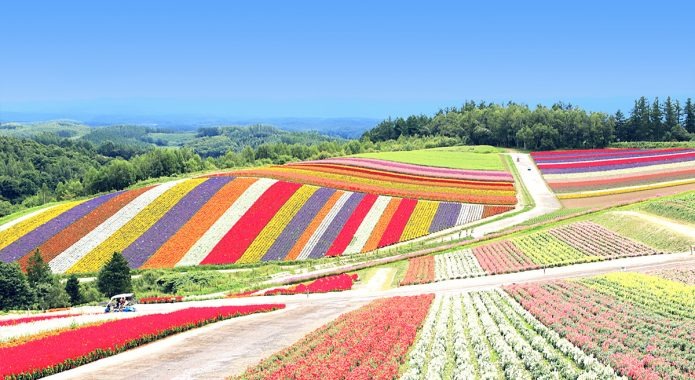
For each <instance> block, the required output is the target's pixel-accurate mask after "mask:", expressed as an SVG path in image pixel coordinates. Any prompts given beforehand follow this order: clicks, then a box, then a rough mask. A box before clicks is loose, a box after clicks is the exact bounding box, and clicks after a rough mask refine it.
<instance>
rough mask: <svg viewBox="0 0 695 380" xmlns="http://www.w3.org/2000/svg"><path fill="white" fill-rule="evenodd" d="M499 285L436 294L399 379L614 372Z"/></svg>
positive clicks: (610, 374) (559, 376) (598, 375)
mask: <svg viewBox="0 0 695 380" xmlns="http://www.w3.org/2000/svg"><path fill="white" fill-rule="evenodd" d="M613 377H615V374H614V372H613V370H612V369H611V368H610V367H607V366H605V365H603V364H601V363H599V362H598V361H597V360H596V359H594V358H592V357H591V356H589V355H587V354H586V353H584V352H582V350H580V349H579V348H577V347H576V346H574V345H572V343H570V342H569V341H567V340H566V339H564V338H562V337H561V336H560V335H558V334H557V333H555V332H553V331H552V330H550V329H549V328H548V327H546V326H544V325H543V324H542V323H540V322H539V321H538V320H537V319H536V318H534V317H533V316H532V315H531V314H530V313H528V312H527V311H526V310H524V309H523V308H522V307H521V306H520V305H519V304H518V303H517V302H516V301H514V300H513V299H512V298H511V297H510V296H509V295H507V294H506V293H504V292H503V291H501V290H491V291H482V292H472V293H463V294H459V295H453V296H450V295H449V296H437V297H436V298H435V301H434V303H433V304H432V307H431V308H430V311H429V314H428V316H427V319H426V320H425V323H424V326H423V328H422V331H421V332H420V334H419V339H418V340H417V341H416V342H415V344H414V345H413V347H412V349H411V351H410V353H409V358H408V362H407V365H406V369H405V371H404V373H403V375H402V376H401V380H416V379H417V380H419V379H546V378H556V379H577V378H587V379H592V378H613Z"/></svg>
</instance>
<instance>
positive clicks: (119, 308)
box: [104, 293, 137, 313]
mask: <svg viewBox="0 0 695 380" xmlns="http://www.w3.org/2000/svg"><path fill="white" fill-rule="evenodd" d="M136 303H137V300H136V299H135V295H134V294H133V293H123V294H116V295H115V296H113V297H111V300H110V301H109V303H107V304H106V309H104V312H105V313H111V312H114V313H123V312H132V311H136V310H135V306H134V305H135V304H136Z"/></svg>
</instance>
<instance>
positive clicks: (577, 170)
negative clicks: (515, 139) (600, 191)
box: [541, 157, 695, 174]
mask: <svg viewBox="0 0 695 380" xmlns="http://www.w3.org/2000/svg"><path fill="white" fill-rule="evenodd" d="M688 161H695V159H694V158H693V157H679V158H671V159H664V160H661V161H651V162H633V163H628V164H620V165H605V166H585V167H579V168H562V169H541V172H542V173H543V174H566V173H592V172H602V171H608V170H618V169H630V168H639V167H646V166H653V165H663V164H675V163H679V162H688Z"/></svg>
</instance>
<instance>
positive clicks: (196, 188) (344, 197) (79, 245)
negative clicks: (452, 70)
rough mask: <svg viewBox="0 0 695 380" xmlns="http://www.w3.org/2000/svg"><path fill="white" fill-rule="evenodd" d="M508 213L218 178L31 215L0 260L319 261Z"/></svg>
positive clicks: (62, 266) (61, 266)
mask: <svg viewBox="0 0 695 380" xmlns="http://www.w3.org/2000/svg"><path fill="white" fill-rule="evenodd" d="M510 209H511V207H509V206H489V205H469V204H460V203H449V202H434V201H426V200H417V199H402V198H392V197H388V196H376V195H373V194H364V193H352V192H346V191H341V190H335V189H331V188H317V187H315V186H311V185H300V184H296V183H290V182H282V181H276V180H271V179H254V178H234V177H228V176H220V177H211V178H200V179H191V180H183V181H177V182H172V183H167V184H162V185H158V186H154V187H151V188H146V189H138V190H132V191H125V192H121V193H114V194H110V195H107V196H103V197H99V198H94V199H92V200H90V201H87V202H84V203H81V204H75V205H72V206H71V207H69V208H68V209H67V210H63V209H59V210H58V211H56V212H53V213H49V212H46V213H43V214H40V215H39V217H41V220H39V221H37V220H34V219H28V220H26V221H23V222H22V223H18V224H17V225H15V226H13V227H11V228H8V229H7V230H6V231H2V232H0V234H1V235H2V236H4V238H5V239H7V241H8V245H7V247H6V249H3V250H0V260H2V261H14V260H17V259H19V261H20V262H21V263H23V264H24V265H25V264H26V257H27V256H28V254H29V253H30V252H31V251H33V250H34V249H36V248H39V249H40V250H41V252H42V254H43V255H44V257H45V259H46V260H47V261H48V262H49V265H50V266H51V269H52V270H54V271H56V272H61V273H62V272H85V271H87V272H93V271H96V270H98V269H99V267H100V266H101V265H102V264H103V262H104V260H105V257H106V256H107V255H106V253H107V252H113V251H122V252H123V254H124V256H125V257H126V259H127V260H128V262H129V264H130V266H131V267H133V268H137V267H142V268H157V267H172V266H175V265H195V264H201V263H202V264H223V263H224V264H226V263H235V262H239V263H248V262H257V261H269V260H295V259H306V258H319V257H323V256H334V255H342V254H350V253H359V252H367V251H371V250H374V249H376V248H379V247H385V246H388V245H391V244H394V243H397V242H401V241H405V240H410V239H414V238H417V237H420V236H423V235H426V234H429V233H433V232H437V231H440V230H443V229H447V228H451V227H453V226H456V225H461V224H466V223H469V222H472V221H475V220H478V219H480V218H483V217H487V216H491V215H494V214H498V213H502V212H506V211H509V210H510ZM61 210H62V211H61ZM44 227H45V228H44ZM20 232H21V233H24V235H22V234H21V233H20ZM8 233H12V234H14V235H13V236H12V237H9V235H8V236H5V235H6V234H8ZM15 233H17V234H15ZM15 243H16V244H15ZM18 247H19V248H18ZM44 250H45V251H44Z"/></svg>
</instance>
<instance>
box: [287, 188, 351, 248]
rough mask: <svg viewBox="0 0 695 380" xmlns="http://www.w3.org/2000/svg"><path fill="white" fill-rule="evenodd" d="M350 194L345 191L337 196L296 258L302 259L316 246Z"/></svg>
mask: <svg viewBox="0 0 695 380" xmlns="http://www.w3.org/2000/svg"><path fill="white" fill-rule="evenodd" d="M352 194H353V193H352V192H350V191H346V192H345V193H343V195H341V196H340V198H338V201H337V202H335V204H334V205H333V207H331V210H330V211H328V214H327V215H326V217H325V218H323V220H322V221H321V224H319V227H318V228H317V229H316V231H314V233H313V234H311V237H310V238H309V241H308V242H307V243H306V245H305V246H304V248H302V251H301V252H300V253H299V257H298V258H297V259H298V260H304V259H306V258H307V257H309V255H310V254H311V251H313V250H314V247H316V244H318V243H319V240H321V237H322V236H323V234H324V233H325V232H326V229H328V226H329V225H330V224H331V222H332V221H333V219H335V217H336V215H338V212H339V211H340V209H342V208H343V205H345V202H347V201H348V199H349V198H350V197H351V196H352Z"/></svg>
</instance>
